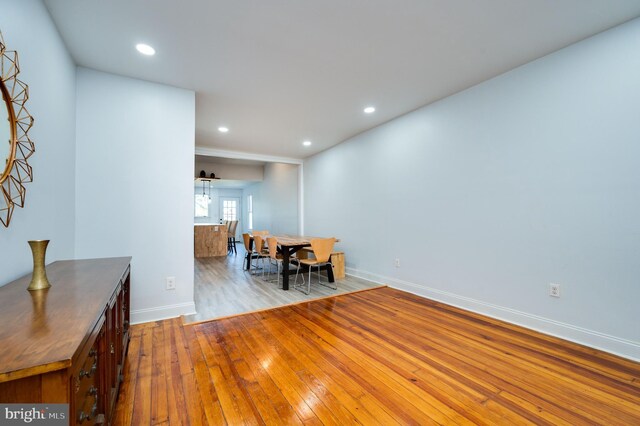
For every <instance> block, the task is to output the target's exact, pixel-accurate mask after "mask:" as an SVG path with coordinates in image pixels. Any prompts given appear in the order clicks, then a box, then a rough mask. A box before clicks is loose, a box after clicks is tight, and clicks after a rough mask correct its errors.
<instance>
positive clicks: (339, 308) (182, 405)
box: [116, 288, 640, 425]
mask: <svg viewBox="0 0 640 426" xmlns="http://www.w3.org/2000/svg"><path fill="white" fill-rule="evenodd" d="M116 424H119V425H129V424H133V425H156V424H171V425H178V424H184V425H187V424H191V425H207V424H208V425H219V424H220V425H223V424H230V425H236V424H308V425H313V424H334V425H338V424H339V425H345V424H364V425H369V424H384V425H387V424H421V425H422V424H491V425H496V424H497V425H520V424H536V425H593V424H602V425H638V424H640V364H638V363H634V362H632V361H628V360H625V359H622V358H619V357H616V356H613V355H609V354H607V353H604V352H600V351H597V350H594V349H590V348H587V347H583V346H580V345H576V344H573V343H569V342H566V341H563V340H560V339H557V338H553V337H550V336H546V335H543V334H539V333H536V332H533V331H530V330H527V329H524V328H521V327H517V326H514V325H510V324H507V323H504V322H500V321H497V320H493V319H490V318H487V317H483V316H481V315H477V314H473V313H470V312H467V311H463V310H460V309H457V308H453V307H451V306H448V305H444V304H440V303H436V302H433V301H430V300H428V299H423V298H420V297H417V296H414V295H411V294H408V293H404V292H400V291H397V290H393V289H389V288H381V289H375V290H370V291H364V292H361V293H356V294H350V295H344V296H338V297H335V298H330V299H324V300H319V301H314V302H308V303H303V304H299V305H296V306H290V307H284V308H279V309H274V310H270V311H265V312H261V313H255V314H248V315H243V316H237V317H234V318H229V319H224V320H218V321H212V322H208V323H203V324H199V325H193V326H183V325H182V324H181V322H180V320H179V319H174V320H167V321H159V322H154V323H147V324H142V325H137V326H133V328H132V338H131V344H130V348H129V355H128V358H127V363H126V366H125V381H124V383H123V386H122V391H121V396H120V399H119V401H118V405H117V411H116Z"/></svg>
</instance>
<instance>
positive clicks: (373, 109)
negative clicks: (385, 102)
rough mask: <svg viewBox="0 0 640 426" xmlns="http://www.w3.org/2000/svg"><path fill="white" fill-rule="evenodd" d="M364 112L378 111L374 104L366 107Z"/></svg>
mask: <svg viewBox="0 0 640 426" xmlns="http://www.w3.org/2000/svg"><path fill="white" fill-rule="evenodd" d="M364 112H365V113H366V114H371V113H374V112H376V109H375V108H374V107H372V106H369V107H366V108H365V109H364Z"/></svg>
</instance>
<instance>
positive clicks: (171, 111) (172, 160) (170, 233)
mask: <svg viewBox="0 0 640 426" xmlns="http://www.w3.org/2000/svg"><path fill="white" fill-rule="evenodd" d="M77 111H78V114H77V155H76V160H77V163H76V173H77V174H76V176H77V179H76V185H77V197H76V206H77V210H76V223H77V228H76V254H77V256H78V257H79V258H90V257H108V256H127V255H130V256H133V262H132V282H131V286H132V287H131V295H132V299H131V309H132V321H137V322H140V321H148V320H152V319H156V318H163V317H165V318H166V317H170V316H177V315H180V314H185V313H190V312H193V311H194V308H195V307H194V304H193V209H194V203H193V158H194V145H195V143H194V138H195V128H194V126H195V95H194V93H193V92H192V91H188V90H183V89H177V88H174V87H169V86H165V85H161V84H155V83H148V82H144V81H140V80H133V79H129V78H124V77H119V76H115V75H111V74H105V73H101V72H97V71H93V70H89V69H85V68H78V83H77ZM167 276H174V277H176V284H177V286H176V287H177V289H176V290H175V291H167V290H165V277H167Z"/></svg>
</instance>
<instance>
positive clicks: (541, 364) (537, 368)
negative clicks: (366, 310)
mask: <svg viewBox="0 0 640 426" xmlns="http://www.w3.org/2000/svg"><path fill="white" fill-rule="evenodd" d="M396 312H397V315H399V316H401V317H402V318H403V321H404V322H405V323H408V324H414V325H420V326H425V324H426V323H427V322H429V321H431V322H433V324H434V325H435V326H437V327H439V328H442V329H444V330H447V331H448V336H454V335H456V336H460V337H461V338H463V339H464V340H465V342H467V343H468V344H470V345H471V346H473V347H476V348H477V347H482V348H483V349H485V352H487V353H488V354H489V355H492V356H494V357H496V361H495V362H496V363H505V364H506V365H507V366H508V368H509V370H510V371H514V369H520V371H522V373H523V374H525V373H526V374H529V375H530V377H533V376H536V377H539V380H538V382H539V384H540V385H541V386H542V385H544V384H546V386H547V388H548V389H550V388H553V387H554V386H557V384H558V382H565V383H566V387H567V389H570V391H569V396H571V397H572V399H575V396H576V395H577V394H576V392H583V393H588V394H589V397H585V398H580V399H581V401H582V404H584V405H587V404H590V403H595V399H596V398H597V399H601V400H605V401H608V402H609V403H610V404H608V405H612V407H615V412H616V415H617V416H620V417H621V418H625V416H626V415H627V414H630V415H631V416H632V417H629V418H630V419H631V418H633V416H637V415H640V407H638V405H637V404H635V403H633V402H632V401H630V400H629V397H628V394H624V393H623V394H622V395H620V396H619V395H616V394H617V393H618V390H617V389H616V388H615V387H607V382H608V381H609V380H608V379H607V378H603V377H601V378H600V380H598V381H596V380H593V379H590V378H588V377H586V376H585V375H579V374H575V373H573V372H572V371H571V370H570V369H564V370H559V368H561V365H560V364H561V363H559V362H556V363H554V365H553V366H550V365H548V363H546V362H545V359H544V358H545V357H544V356H543V355H542V354H537V353H535V352H532V351H530V350H529V349H528V348H522V347H518V346H516V345H513V344H511V343H510V342H508V341H505V340H504V339H503V338H500V337H499V336H495V335H494V336H492V338H490V339H487V336H486V335H485V334H480V333H474V331H473V328H474V325H473V324H469V325H468V326H467V327H464V328H463V327H461V325H462V323H460V322H459V320H456V319H454V320H453V321H451V320H449V321H447V320H446V319H445V318H444V317H443V316H442V315H437V314H428V315H421V316H420V317H418V316H416V315H415V314H412V313H411V312H409V311H408V310H407V309H406V307H405V309H402V310H398V311H396ZM387 316H388V315H387ZM387 316H385V318H386V317H387ZM427 318H428V319H427ZM425 319H426V321H425ZM465 324H467V323H465ZM487 332H489V333H490V332H491V331H490V330H484V331H483V333H487ZM531 354H534V355H535V356H533V355H531ZM494 365H495V364H494ZM559 365H560V367H558V366H559ZM540 373H542V374H540ZM602 389H606V391H605V390H602ZM601 412H602V413H603V416H610V415H612V414H613V413H614V409H613V408H610V409H607V408H606V407H603V408H602V410H601Z"/></svg>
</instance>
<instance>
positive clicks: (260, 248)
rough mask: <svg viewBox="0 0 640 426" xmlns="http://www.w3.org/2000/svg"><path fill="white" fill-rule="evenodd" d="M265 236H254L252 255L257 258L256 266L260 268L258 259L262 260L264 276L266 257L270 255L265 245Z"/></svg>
mask: <svg viewBox="0 0 640 426" xmlns="http://www.w3.org/2000/svg"><path fill="white" fill-rule="evenodd" d="M264 242H265V241H264V238H262V236H261V235H254V236H253V254H252V257H253V258H254V259H256V263H255V267H256V269H257V268H258V260H260V261H261V262H262V277H263V278H264V271H265V267H264V259H266V258H268V257H269V254H268V252H267V249H266V247H265V245H264Z"/></svg>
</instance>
